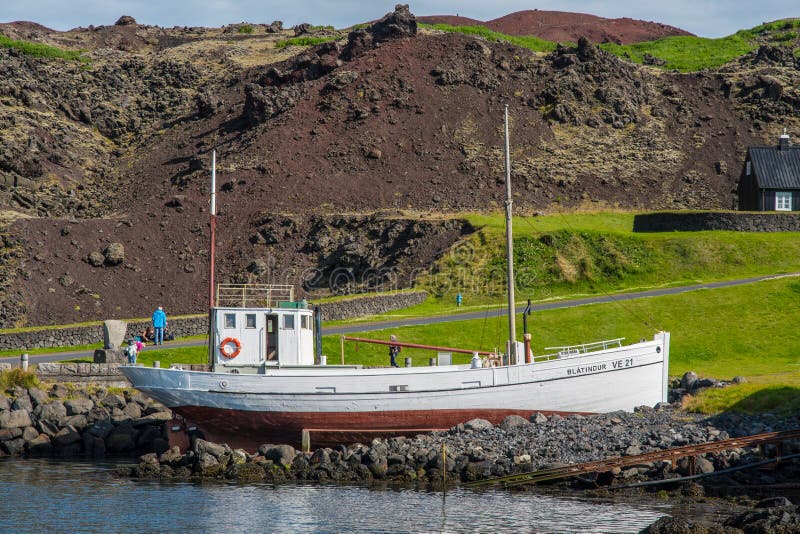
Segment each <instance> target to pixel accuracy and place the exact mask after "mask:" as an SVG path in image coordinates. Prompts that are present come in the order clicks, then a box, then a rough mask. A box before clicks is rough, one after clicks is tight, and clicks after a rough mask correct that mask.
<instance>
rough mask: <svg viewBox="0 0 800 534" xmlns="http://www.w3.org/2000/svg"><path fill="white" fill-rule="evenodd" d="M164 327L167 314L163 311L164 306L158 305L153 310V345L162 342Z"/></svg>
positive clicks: (161, 343)
mask: <svg viewBox="0 0 800 534" xmlns="http://www.w3.org/2000/svg"><path fill="white" fill-rule="evenodd" d="M166 327H167V314H166V313H164V308H162V307H161V306H159V307H158V309H157V310H156V311H154V312H153V330H154V331H155V339H154V341H153V343H154V344H155V345H163V344H164V329H165V328H166Z"/></svg>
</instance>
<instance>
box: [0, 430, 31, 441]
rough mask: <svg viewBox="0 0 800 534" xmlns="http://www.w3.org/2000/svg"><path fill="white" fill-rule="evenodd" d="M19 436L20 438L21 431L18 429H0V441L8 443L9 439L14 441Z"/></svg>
mask: <svg viewBox="0 0 800 534" xmlns="http://www.w3.org/2000/svg"><path fill="white" fill-rule="evenodd" d="M27 428H30V427H27ZM20 436H22V429H21V428H19V427H15V428H0V441H8V440H10V439H16V438H18V437H20Z"/></svg>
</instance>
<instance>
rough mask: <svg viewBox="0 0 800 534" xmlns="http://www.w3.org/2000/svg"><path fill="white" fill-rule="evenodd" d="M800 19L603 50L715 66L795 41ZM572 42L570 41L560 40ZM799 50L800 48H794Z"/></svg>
mask: <svg viewBox="0 0 800 534" xmlns="http://www.w3.org/2000/svg"><path fill="white" fill-rule="evenodd" d="M420 27H423V28H428V29H435V30H440V31H445V32H458V33H464V34H467V35H477V36H480V37H483V38H484V39H486V40H489V41H504V42H508V43H512V44H514V45H517V46H519V47H522V48H527V49H529V50H532V51H534V52H548V51H552V50H555V47H556V45H557V44H556V43H553V42H550V41H544V40H542V39H539V38H537V37H533V36H530V37H517V36H513V35H506V34H503V33H499V32H495V31H492V30H489V29H488V28H485V27H483V26H449V25H447V24H435V25H428V24H421V25H420ZM797 28H800V19H786V20H779V21H775V22H770V23H767V24H762V25H760V26H756V27H755V28H751V29H749V30H741V31H738V32H736V33H735V34H733V35H729V36H727V37H721V38H719V39H708V38H705V37H692V36H675V37H666V38H663V39H658V40H656V41H648V42H642V43H634V44H628V45H618V44H615V43H603V44H601V45H600V47H601V48H603V49H604V50H606V51H608V52H610V53H612V54H614V55H616V56H619V57H621V58H623V59H627V60H629V61H633V62H635V63H640V64H644V63H651V64H654V65H656V66H658V68H663V69H670V70H677V71H680V72H695V71H700V70H703V69H710V68H715V67H719V66H721V65H724V64H725V63H728V62H729V61H732V60H733V59H735V58H737V57H739V56H742V55H744V54H746V53H748V52H750V51H751V50H754V49H755V48H757V47H758V46H759V44H761V43H769V44H773V45H785V46H789V45H792V44H793V43H794V44H796V43H797V42H798V31H797ZM564 44H572V43H564ZM798 50H800V49H798Z"/></svg>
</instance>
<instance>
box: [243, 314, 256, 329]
mask: <svg viewBox="0 0 800 534" xmlns="http://www.w3.org/2000/svg"><path fill="white" fill-rule="evenodd" d="M244 323H245V324H244V327H245V328H255V327H256V314H255V313H248V314H246V315H245V316H244Z"/></svg>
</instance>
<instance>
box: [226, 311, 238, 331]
mask: <svg viewBox="0 0 800 534" xmlns="http://www.w3.org/2000/svg"><path fill="white" fill-rule="evenodd" d="M225 328H236V314H235V313H226V314H225Z"/></svg>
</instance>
